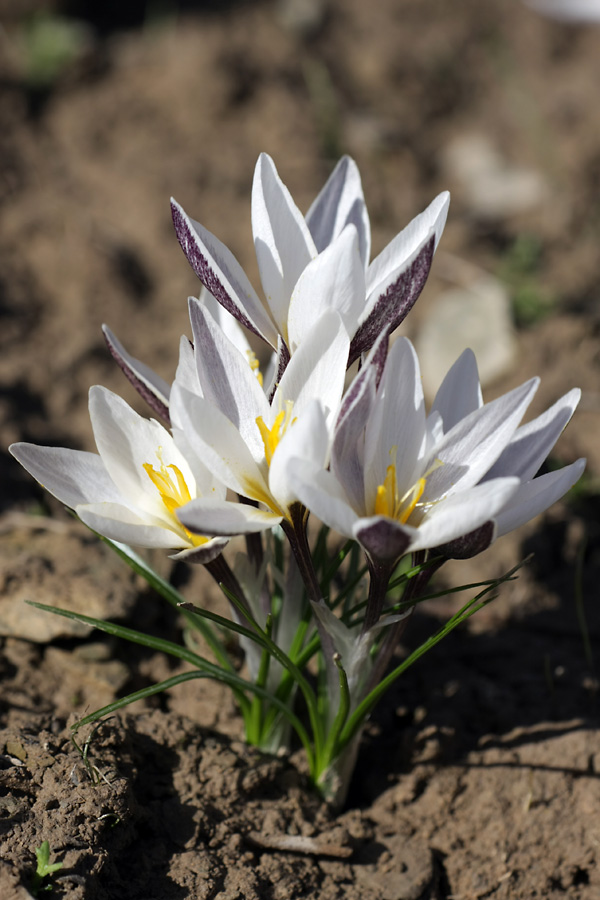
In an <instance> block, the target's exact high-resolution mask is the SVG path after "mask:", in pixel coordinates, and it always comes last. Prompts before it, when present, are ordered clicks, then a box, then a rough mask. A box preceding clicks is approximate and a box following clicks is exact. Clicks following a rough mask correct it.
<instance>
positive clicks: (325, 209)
mask: <svg viewBox="0 0 600 900" xmlns="http://www.w3.org/2000/svg"><path fill="white" fill-rule="evenodd" d="M306 224H307V225H308V227H309V228H310V233H311V234H312V236H313V240H314V242H315V245H316V248H317V250H318V251H319V253H322V252H323V250H324V249H325V248H326V247H328V246H329V244H331V243H332V241H334V240H335V238H336V237H337V236H338V234H341V233H342V231H343V230H344V228H345V227H346V225H349V224H352V225H354V226H355V227H356V230H357V231H358V242H359V246H360V256H361V259H362V263H363V267H364V268H365V269H366V267H367V265H368V263H369V257H370V255H371V226H370V223H369V216H368V213H367V207H366V204H365V200H364V196H363V190H362V184H361V181H360V174H359V171H358V167H357V165H356V163H355V162H354V160H353V159H351V158H350V157H349V156H343V157H342V158H341V159H340V161H339V162H338V164H337V165H336V167H335V169H334V170H333V172H332V173H331V175H330V176H329V178H328V179H327V182H326V184H325V186H324V187H323V188H322V190H321V191H320V193H319V195H318V196H317V197H316V198H315V200H314V201H313V203H312V205H311V207H310V209H309V211H308V213H307V214H306Z"/></svg>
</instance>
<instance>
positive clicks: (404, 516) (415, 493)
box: [397, 478, 427, 525]
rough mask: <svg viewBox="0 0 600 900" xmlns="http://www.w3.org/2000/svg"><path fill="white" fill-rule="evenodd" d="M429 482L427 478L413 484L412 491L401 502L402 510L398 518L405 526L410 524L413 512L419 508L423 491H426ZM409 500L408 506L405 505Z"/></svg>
mask: <svg viewBox="0 0 600 900" xmlns="http://www.w3.org/2000/svg"><path fill="white" fill-rule="evenodd" d="M426 483H427V481H426V479H425V478H419V480H418V481H417V482H416V484H413V486H412V487H411V489H410V490H409V491H407V492H406V494H405V495H404V497H403V498H402V500H401V501H400V507H401V508H400V510H399V515H398V516H397V518H398V519H399V521H400V522H402V524H403V525H404V523H405V522H408V520H409V518H410V516H411V514H412V512H413V510H414V509H415V508H416V507H417V505H418V503H419V500H420V499H421V497H422V496H423V491H424V490H425V485H426ZM407 500H408V503H407V505H406V506H404V504H405V503H406V501H407Z"/></svg>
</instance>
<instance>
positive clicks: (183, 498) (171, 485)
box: [143, 447, 210, 547]
mask: <svg viewBox="0 0 600 900" xmlns="http://www.w3.org/2000/svg"><path fill="white" fill-rule="evenodd" d="M156 455H157V456H158V459H159V461H160V470H158V469H155V468H154V466H152V465H151V463H143V468H144V470H145V471H146V473H147V475H148V478H149V479H150V481H151V482H152V484H153V485H154V487H155V488H156V489H157V491H158V493H159V494H160V499H161V500H162V502H163V504H164V506H165V508H166V510H167V512H168V513H169V515H170V516H172V518H173V520H174V523H175V524H176V526H177V530H183V531H184V532H185V534H186V535H187V537H188V540H189V541H190V543H192V544H193V545H194V547H199V546H200V545H201V544H206V542H207V541H209V540H210V538H208V537H205V536H204V535H202V534H193V533H192V532H191V531H188V530H187V528H186V527H185V526H184V525H182V524H181V522H180V521H179V520H178V519H177V518H176V517H175V510H176V509H179V507H180V506H184V505H185V504H186V503H189V502H190V500H191V499H192V496H191V494H190V489H189V488H188V486H187V484H186V481H185V478H184V477H183V474H182V472H181V469H179V467H178V466H176V465H174V464H173V463H172V464H171V465H169V466H165V464H164V463H163V461H162V449H161V448H160V447H159V449H158V451H157V454H156ZM169 469H171V470H172V472H173V474H171V473H170V472H169Z"/></svg>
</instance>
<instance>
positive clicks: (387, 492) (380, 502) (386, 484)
mask: <svg viewBox="0 0 600 900" xmlns="http://www.w3.org/2000/svg"><path fill="white" fill-rule="evenodd" d="M397 502H398V484H397V482H396V466H395V465H394V464H393V463H392V465H391V466H388V467H387V471H386V473H385V478H384V480H383V484H380V485H379V487H378V488H377V497H376V498H375V515H376V516H389V517H390V518H394V512H395V509H396V505H397Z"/></svg>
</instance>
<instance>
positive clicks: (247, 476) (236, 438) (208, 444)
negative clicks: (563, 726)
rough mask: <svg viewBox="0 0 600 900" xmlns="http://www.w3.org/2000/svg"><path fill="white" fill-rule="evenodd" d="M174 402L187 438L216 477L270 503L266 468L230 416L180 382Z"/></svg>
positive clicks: (232, 488)
mask: <svg viewBox="0 0 600 900" xmlns="http://www.w3.org/2000/svg"><path fill="white" fill-rule="evenodd" d="M171 403H172V406H173V409H174V410H175V411H176V412H175V414H176V416H177V421H178V422H179V423H180V424H181V427H182V429H183V431H184V433H185V435H186V438H187V440H188V441H189V443H190V444H191V445H192V446H193V447H194V450H195V452H196V454H197V455H198V457H199V458H200V459H201V461H202V463H203V464H204V465H205V466H206V467H207V468H208V469H210V471H211V472H212V473H213V475H214V476H215V478H216V479H218V480H219V481H221V482H222V483H223V484H225V485H226V486H227V487H228V488H230V489H231V490H232V491H235V492H236V493H238V494H243V495H244V496H246V497H250V499H252V500H257V501H260V502H267V503H268V500H267V499H266V498H270V493H269V487H268V484H267V481H266V478H265V475H264V474H263V469H261V468H259V466H258V465H257V463H256V462H255V460H254V457H253V456H252V454H251V452H250V450H249V449H248V447H247V445H246V444H245V443H244V440H243V439H242V437H241V435H240V433H239V431H238V430H237V428H236V427H235V425H233V423H232V422H230V420H229V419H228V418H227V416H225V415H224V414H223V413H222V412H221V410H220V409H218V408H217V407H216V406H214V405H213V404H212V403H209V401H208V400H206V399H205V398H203V397H198V396H196V395H194V394H190V393H189V392H188V391H186V390H185V389H184V388H182V387H181V386H180V385H178V384H177V383H176V384H174V385H173V390H172V392H171ZM257 431H258V428H257ZM265 468H266V467H265Z"/></svg>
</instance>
